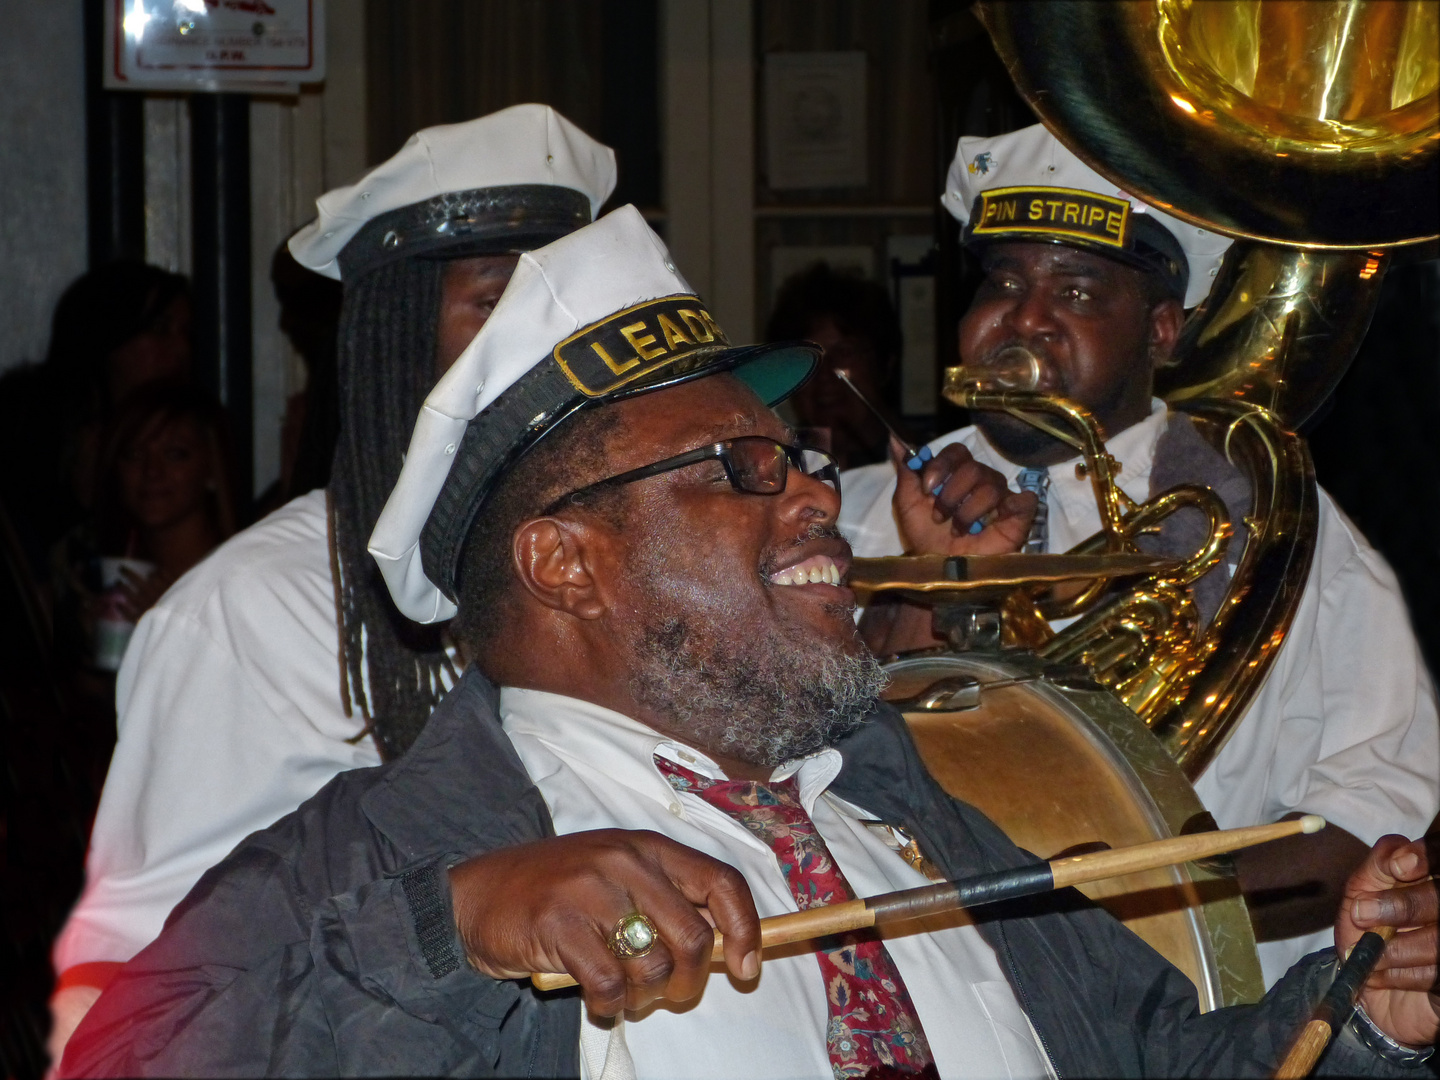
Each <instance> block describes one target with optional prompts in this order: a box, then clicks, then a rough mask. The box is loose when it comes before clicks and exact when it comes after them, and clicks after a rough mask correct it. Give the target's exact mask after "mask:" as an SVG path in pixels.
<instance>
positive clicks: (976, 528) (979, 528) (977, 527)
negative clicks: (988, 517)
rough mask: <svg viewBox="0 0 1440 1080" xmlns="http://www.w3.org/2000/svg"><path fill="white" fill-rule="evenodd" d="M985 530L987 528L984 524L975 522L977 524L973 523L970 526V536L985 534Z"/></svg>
mask: <svg viewBox="0 0 1440 1080" xmlns="http://www.w3.org/2000/svg"><path fill="white" fill-rule="evenodd" d="M984 530H985V526H984V524H983V523H982V522H979V521H975V522H972V523H971V525H970V535H971V536H974V535H975V534H976V533H978V532H983V531H984Z"/></svg>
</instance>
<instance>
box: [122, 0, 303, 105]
mask: <svg viewBox="0 0 1440 1080" xmlns="http://www.w3.org/2000/svg"><path fill="white" fill-rule="evenodd" d="M105 41H106V43H107V46H108V48H107V50H106V52H107V55H106V57H105V88H106V89H107V90H181V91H185V90H190V91H203V92H210V93H231V92H233V93H252V94H254V93H258V94H267V93H268V94H293V93H295V92H296V91H297V90H298V89H299V87H300V84H301V83H313V82H320V81H322V80H323V79H324V78H325V4H324V0H105Z"/></svg>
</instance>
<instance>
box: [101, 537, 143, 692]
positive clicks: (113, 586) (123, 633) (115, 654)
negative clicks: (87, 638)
mask: <svg viewBox="0 0 1440 1080" xmlns="http://www.w3.org/2000/svg"><path fill="white" fill-rule="evenodd" d="M99 562H100V598H99V605H98V608H97V612H96V618H95V655H94V658H93V659H94V664H95V666H96V667H97V668H99V669H100V670H101V671H119V670H120V661H121V660H123V659H124V658H125V647H126V646H127V645H129V644H130V635H131V634H133V633H135V624H134V623H133V622H132V621H131V620H130V615H129V612H128V611H127V610H126V608H125V605H124V596H125V594H124V591H123V588H122V587H123V585H124V583H125V579H124V577H123V576H122V575H121V571H123V570H128V571H130V573H131V574H132V575H134V576H135V577H141V578H147V577H149V576H150V575H151V574H152V573H154V572H155V564H154V563H151V562H146V561H145V560H143V559H119V558H111V557H109V556H106V557H102V558H101V559H100V560H99Z"/></svg>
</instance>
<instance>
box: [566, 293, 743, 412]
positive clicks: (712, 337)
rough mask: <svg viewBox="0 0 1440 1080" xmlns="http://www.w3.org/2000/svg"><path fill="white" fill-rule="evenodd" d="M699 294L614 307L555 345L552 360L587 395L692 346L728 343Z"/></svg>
mask: <svg viewBox="0 0 1440 1080" xmlns="http://www.w3.org/2000/svg"><path fill="white" fill-rule="evenodd" d="M729 344H730V341H729V339H728V338H726V336H725V332H724V331H723V330H721V329H720V327H719V326H718V325H717V324H716V322H715V320H714V319H713V318H712V317H711V315H710V312H708V311H706V310H705V308H704V306H703V305H702V304H701V303H700V298H699V297H697V296H669V297H665V298H664V299H662V300H654V301H651V302H650V303H646V304H637V305H635V306H634V307H630V308H626V309H625V310H624V311H618V312H616V313H615V314H614V315H611V316H609V317H608V318H606V319H604V320H602V321H601V322H598V323H596V324H595V325H593V326H587V327H586V328H585V329H584V330H581V331H580V332H579V333H577V334H574V335H572V336H571V337H568V338H566V339H565V340H564V341H562V342H560V344H558V345H556V346H555V353H554V355H555V362H556V363H557V364H559V365H560V369H561V370H562V371H564V372H565V375H566V377H567V378H568V379H569V380H570V382H571V383H572V384H573V385H574V387H575V389H577V390H579V391H580V392H581V393H582V394H584V395H585V396H586V397H592V398H593V397H603V396H605V395H606V394H610V393H613V392H614V391H616V390H618V389H619V388H620V387H622V386H624V385H625V384H626V383H630V382H634V381H635V380H637V379H639V378H642V377H643V376H645V375H648V374H649V373H650V372H652V371H654V370H656V369H657V368H661V367H664V366H665V365H667V364H672V363H674V362H675V361H677V360H679V359H680V358H681V357H683V356H685V355H686V354H687V353H690V352H693V351H694V350H696V349H701V348H705V347H707V346H709V347H712V348H713V347H715V346H724V345H729Z"/></svg>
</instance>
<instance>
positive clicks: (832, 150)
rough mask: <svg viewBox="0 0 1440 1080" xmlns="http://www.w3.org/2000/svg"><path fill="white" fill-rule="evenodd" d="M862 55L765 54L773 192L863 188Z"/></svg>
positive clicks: (767, 142) (768, 171) (769, 176)
mask: <svg viewBox="0 0 1440 1080" xmlns="http://www.w3.org/2000/svg"><path fill="white" fill-rule="evenodd" d="M865 114H866V99H865V54H864V53H863V52H794V53H787V52H776V53H767V54H766V56H765V149H766V157H767V159H768V160H767V168H766V178H767V179H768V180H769V182H770V186H771V187H772V188H774V189H776V190H785V189H793V188H834V187H864V186H865V184H866V182H867V169H866V160H865V156H866V143H865Z"/></svg>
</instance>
